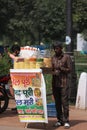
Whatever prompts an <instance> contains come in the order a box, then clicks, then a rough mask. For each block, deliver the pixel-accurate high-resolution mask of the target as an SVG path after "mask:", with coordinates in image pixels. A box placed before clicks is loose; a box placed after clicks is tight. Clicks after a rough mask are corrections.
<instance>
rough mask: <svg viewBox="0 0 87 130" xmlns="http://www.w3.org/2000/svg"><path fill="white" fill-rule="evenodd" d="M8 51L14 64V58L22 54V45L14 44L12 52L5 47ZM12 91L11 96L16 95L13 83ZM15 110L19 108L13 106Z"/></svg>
mask: <svg viewBox="0 0 87 130" xmlns="http://www.w3.org/2000/svg"><path fill="white" fill-rule="evenodd" d="M5 50H6V52H7V53H8V55H9V57H10V58H11V59H12V65H13V64H14V59H15V58H16V57H18V56H19V54H20V46H19V45H18V44H14V45H13V46H12V47H11V53H10V52H9V51H8V49H7V48H5ZM12 67H13V66H12ZM10 93H11V96H12V97H14V90H13V88H12V85H10ZM12 110H13V111H17V108H16V107H15V108H12Z"/></svg>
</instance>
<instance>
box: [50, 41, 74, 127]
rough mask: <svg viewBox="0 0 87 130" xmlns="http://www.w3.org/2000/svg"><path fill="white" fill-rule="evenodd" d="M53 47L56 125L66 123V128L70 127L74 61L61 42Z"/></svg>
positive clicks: (53, 89)
mask: <svg viewBox="0 0 87 130" xmlns="http://www.w3.org/2000/svg"><path fill="white" fill-rule="evenodd" d="M53 49H54V52H55V54H54V56H53V57H52V69H53V76H52V92H53V96H54V100H55V107H56V112H57V120H58V121H57V122H56V123H55V125H54V126H55V127H59V126H62V125H64V128H69V127H70V124H69V98H68V97H69V84H68V80H69V78H68V74H69V73H70V72H71V69H72V61H71V58H70V56H69V55H68V54H64V53H63V51H62V44H61V42H58V41H57V42H55V44H53Z"/></svg>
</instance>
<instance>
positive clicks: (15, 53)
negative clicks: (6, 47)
mask: <svg viewBox="0 0 87 130" xmlns="http://www.w3.org/2000/svg"><path fill="white" fill-rule="evenodd" d="M11 51H12V52H13V53H14V55H15V56H18V55H19V53H20V46H19V45H18V44H15V45H13V46H12V47H11Z"/></svg>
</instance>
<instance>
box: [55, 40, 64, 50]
mask: <svg viewBox="0 0 87 130" xmlns="http://www.w3.org/2000/svg"><path fill="white" fill-rule="evenodd" d="M56 47H59V48H61V49H62V48H63V46H62V43H61V42H60V41H55V42H54V44H53V49H55V48H56Z"/></svg>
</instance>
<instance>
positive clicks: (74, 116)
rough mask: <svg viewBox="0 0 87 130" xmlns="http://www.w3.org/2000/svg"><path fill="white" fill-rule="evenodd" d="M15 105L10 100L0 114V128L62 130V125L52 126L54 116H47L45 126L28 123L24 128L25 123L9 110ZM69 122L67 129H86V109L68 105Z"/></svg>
mask: <svg viewBox="0 0 87 130" xmlns="http://www.w3.org/2000/svg"><path fill="white" fill-rule="evenodd" d="M12 107H15V102H14V100H10V103H9V107H8V109H7V110H6V111H5V112H4V113H2V114H0V130H44V129H46V130H58V129H60V130H64V127H63V126H62V127H60V128H53V124H54V123H55V122H56V118H48V124H47V125H46V128H45V127H44V124H43V123H29V124H28V125H27V127H28V128H25V125H26V124H25V123H21V122H20V121H19V118H18V115H17V114H16V113H15V112H12V111H11V108H12ZM70 124H71V127H70V129H69V130H87V110H79V109H75V107H74V106H73V107H72V106H70Z"/></svg>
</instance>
